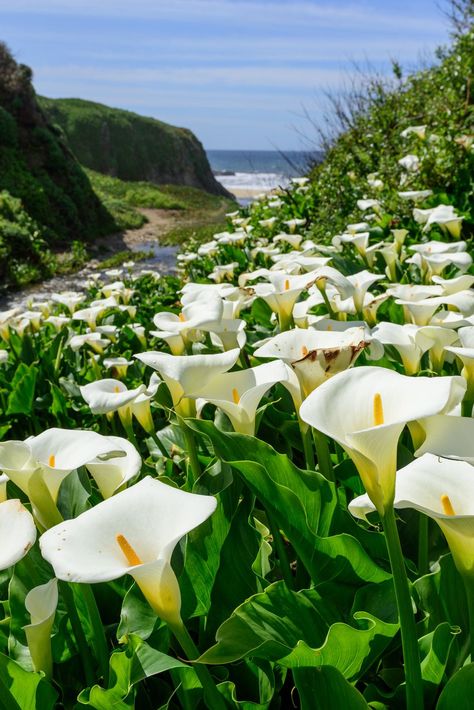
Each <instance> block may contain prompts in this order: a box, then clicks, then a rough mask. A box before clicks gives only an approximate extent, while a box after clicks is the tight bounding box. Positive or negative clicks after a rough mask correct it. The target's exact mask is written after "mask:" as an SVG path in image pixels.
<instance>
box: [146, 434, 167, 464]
mask: <svg viewBox="0 0 474 710" xmlns="http://www.w3.org/2000/svg"><path fill="white" fill-rule="evenodd" d="M150 436H151V438H152V439H153V441H154V442H155V444H156V445H157V447H158V448H159V450H160V452H161V453H162V454H163V456H164V457H165V459H168V458H169V454H168V452H167V451H166V449H165V446H164V444H163V443H162V442H161V441H160V439H159V438H158V436H157V435H156V434H155V432H153V431H151V432H150Z"/></svg>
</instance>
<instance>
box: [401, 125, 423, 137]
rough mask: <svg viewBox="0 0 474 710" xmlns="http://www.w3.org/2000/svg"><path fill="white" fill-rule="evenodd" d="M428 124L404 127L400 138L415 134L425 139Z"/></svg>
mask: <svg viewBox="0 0 474 710" xmlns="http://www.w3.org/2000/svg"><path fill="white" fill-rule="evenodd" d="M426 128H427V127H426V125H424V126H408V128H404V129H403V131H402V132H401V133H400V138H407V137H408V136H410V135H412V134H414V135H415V136H417V138H421V139H422V140H424V139H425V138H426Z"/></svg>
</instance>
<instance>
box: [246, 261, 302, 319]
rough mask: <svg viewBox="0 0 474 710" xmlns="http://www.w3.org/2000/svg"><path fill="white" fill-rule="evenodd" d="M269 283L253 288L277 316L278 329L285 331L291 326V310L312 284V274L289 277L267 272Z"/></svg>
mask: <svg viewBox="0 0 474 710" xmlns="http://www.w3.org/2000/svg"><path fill="white" fill-rule="evenodd" d="M267 278H268V280H269V281H270V283H266V284H263V283H259V284H256V285H255V286H254V290H255V293H256V295H257V296H259V297H260V298H263V300H264V301H266V303H267V304H268V305H269V306H270V308H271V309H272V311H273V312H274V313H276V314H277V315H278V319H279V322H280V329H281V330H286V329H287V328H288V327H289V326H290V324H291V318H292V313H293V308H294V305H295V303H296V301H297V300H298V298H299V296H300V295H301V293H302V292H303V291H304V290H305V289H307V288H308V287H309V286H310V285H311V284H312V283H313V282H314V278H313V276H312V274H302V275H300V276H291V275H289V274H285V273H284V272H281V273H280V272H269V273H268V277H267Z"/></svg>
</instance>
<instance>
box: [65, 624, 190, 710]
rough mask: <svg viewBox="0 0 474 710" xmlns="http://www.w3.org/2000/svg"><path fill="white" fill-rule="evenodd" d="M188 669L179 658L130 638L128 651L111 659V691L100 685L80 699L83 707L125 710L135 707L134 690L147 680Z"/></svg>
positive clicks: (140, 640) (114, 655)
mask: <svg viewBox="0 0 474 710" xmlns="http://www.w3.org/2000/svg"><path fill="white" fill-rule="evenodd" d="M180 668H182V669H186V671H189V666H187V665H186V664H185V663H182V662H181V661H179V660H177V659H176V658H172V657H171V656H168V655H166V654H165V653H161V651H156V650H155V649H153V648H151V646H149V645H148V644H146V643H145V642H144V641H143V640H142V639H140V638H139V637H138V636H133V635H132V636H130V638H129V645H128V646H127V648H126V649H125V651H115V652H114V653H113V654H112V655H111V657H110V684H109V685H110V687H109V688H107V689H105V688H102V687H101V686H99V685H94V686H93V687H92V688H88V689H86V690H84V691H83V692H82V693H81V694H80V695H79V697H78V700H79V702H80V703H81V704H82V705H87V706H89V707H93V708H96V710H110V708H112V707H113V708H116V709H117V710H124V709H125V708H131V707H134V686H135V685H136V684H137V683H140V681H142V680H144V679H145V678H149V677H150V676H153V675H156V674H158V673H164V672H165V671H170V670H173V669H180Z"/></svg>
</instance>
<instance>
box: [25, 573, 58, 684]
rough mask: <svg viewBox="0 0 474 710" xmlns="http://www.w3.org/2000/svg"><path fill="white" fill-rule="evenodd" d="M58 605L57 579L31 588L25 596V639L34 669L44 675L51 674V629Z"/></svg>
mask: <svg viewBox="0 0 474 710" xmlns="http://www.w3.org/2000/svg"><path fill="white" fill-rule="evenodd" d="M57 605H58V580H57V579H56V578H53V579H50V581H49V582H47V583H46V584H41V585H40V586H38V587H34V588H33V589H31V590H30V591H29V592H28V594H27V595H26V598H25V607H26V610H27V612H28V613H29V614H30V616H31V623H30V624H28V625H27V626H24V627H23V628H24V631H25V634H26V640H27V642H28V648H29V651H30V655H31V660H32V663H33V668H34V670H35V671H43V672H44V673H45V675H46V677H48V678H50V677H51V676H52V675H53V657H52V653H51V631H52V628H53V623H54V616H55V614H56V607H57Z"/></svg>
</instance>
